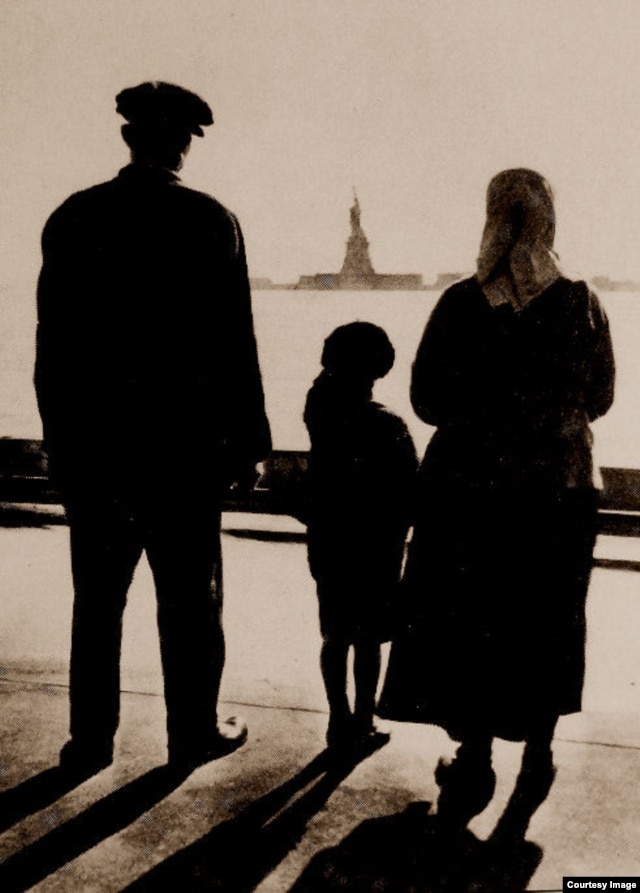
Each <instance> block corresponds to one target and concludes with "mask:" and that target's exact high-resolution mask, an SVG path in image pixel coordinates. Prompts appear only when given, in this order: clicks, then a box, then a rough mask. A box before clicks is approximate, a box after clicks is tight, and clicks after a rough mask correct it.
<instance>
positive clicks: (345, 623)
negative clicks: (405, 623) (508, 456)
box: [304, 322, 417, 749]
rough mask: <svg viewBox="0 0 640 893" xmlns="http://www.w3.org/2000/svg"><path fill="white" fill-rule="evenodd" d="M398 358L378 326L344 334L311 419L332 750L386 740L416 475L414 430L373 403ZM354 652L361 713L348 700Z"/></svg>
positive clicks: (345, 329)
mask: <svg viewBox="0 0 640 893" xmlns="http://www.w3.org/2000/svg"><path fill="white" fill-rule="evenodd" d="M394 359H395V352H394V349H393V346H392V344H391V342H390V341H389V338H388V336H387V334H386V332H385V331H384V330H383V329H381V328H380V327H379V326H376V325H373V324H372V323H368V322H353V323H349V324H348V325H345V326H340V327H339V328H338V329H336V330H335V331H334V332H333V333H332V334H331V335H329V337H328V338H327V339H326V341H325V344H324V350H323V352H322V366H323V371H322V372H321V373H320V375H319V376H318V377H317V378H316V380H315V382H314V384H313V386H312V387H311V389H310V390H309V393H308V395H307V401H306V406H305V412H304V421H305V424H306V426H307V429H308V431H309V437H310V440H311V452H310V458H309V509H308V517H307V524H308V553H309V566H310V569H311V573H312V575H313V577H314V579H315V581H316V584H317V591H318V601H319V613H320V630H321V633H322V650H321V655H320V666H321V671H322V677H323V681H324V685H325V689H326V693H327V701H328V704H329V726H328V730H327V743H328V745H329V747H330V748H333V749H344V748H350V747H354V746H355V747H358V746H360V745H366V743H367V742H368V741H371V740H372V738H375V737H376V736H380V734H381V733H379V732H378V731H377V730H376V727H375V725H374V720H373V714H374V706H375V697H376V689H377V685H378V679H379V675H380V644H381V643H382V642H384V641H387V640H389V639H390V638H391V626H392V614H391V609H392V606H393V601H394V596H395V591H396V589H397V586H398V581H399V578H400V571H401V566H402V559H403V555H404V545H405V540H406V536H407V532H408V529H409V524H410V504H411V501H412V497H413V489H414V482H415V474H416V469H417V458H416V452H415V447H414V445H413V441H412V439H411V436H410V434H409V432H408V430H407V427H406V425H405V423H404V422H403V421H402V419H401V418H399V417H398V416H397V415H395V414H394V413H393V412H391V411H390V410H388V409H386V408H385V407H384V406H382V405H381V404H379V403H376V402H374V401H373V399H372V391H373V384H374V382H375V380H376V379H378V378H382V377H383V376H385V375H386V374H387V373H388V372H389V370H390V369H391V367H392V366H393V363H394ZM352 646H353V652H354V655H353V675H354V683H355V698H354V709H353V711H352V710H351V708H350V704H349V699H348V696H347V658H348V654H349V649H350V647H352Z"/></svg>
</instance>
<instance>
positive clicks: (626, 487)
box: [0, 438, 640, 536]
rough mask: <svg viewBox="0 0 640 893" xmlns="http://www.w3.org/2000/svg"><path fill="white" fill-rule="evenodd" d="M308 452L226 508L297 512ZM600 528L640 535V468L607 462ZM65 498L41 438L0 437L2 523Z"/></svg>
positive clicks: (268, 470) (275, 457)
mask: <svg viewBox="0 0 640 893" xmlns="http://www.w3.org/2000/svg"><path fill="white" fill-rule="evenodd" d="M306 465H307V457H306V453H304V452H300V451H295V450H275V451H274V452H273V453H272V454H271V456H270V457H269V458H268V459H267V461H266V462H265V463H264V467H265V470H264V474H263V475H262V477H261V478H260V480H259V481H258V483H257V485H256V487H255V488H254V489H253V490H252V491H251V492H250V493H246V494H235V493H233V491H232V492H230V493H229V495H228V496H227V498H226V499H225V503H224V509H225V511H242V512H260V513H263V514H275V515H293V516H294V517H298V516H299V514H300V508H301V503H300V500H301V483H302V479H303V476H304V471H305V469H306ZM601 472H602V478H603V489H602V492H601V495H600V509H599V520H600V532H601V533H607V534H612V535H615V536H640V470H636V469H628V468H602V469H601ZM59 501H60V497H59V494H58V493H57V492H56V490H55V488H54V487H53V486H52V484H51V482H50V480H49V476H48V473H47V459H46V456H45V455H44V453H43V451H42V443H41V442H40V441H39V440H20V439H16V438H0V524H2V519H3V515H5V516H6V515H8V514H12V513H13V514H14V515H15V513H16V512H19V511H20V510H22V511H28V510H29V509H28V508H27V507H31V511H34V510H37V507H42V506H53V505H56V504H58V503H59Z"/></svg>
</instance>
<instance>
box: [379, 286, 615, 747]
mask: <svg viewBox="0 0 640 893" xmlns="http://www.w3.org/2000/svg"><path fill="white" fill-rule="evenodd" d="M613 380H614V362H613V354H612V348H611V341H610V336H609V330H608V324H607V320H606V316H605V314H604V312H603V310H602V308H601V306H600V304H599V302H598V299H597V297H596V296H595V295H594V294H593V293H592V292H591V291H590V290H589V289H588V287H587V286H586V285H585V283H572V282H570V281H569V280H567V279H560V280H558V281H556V282H555V283H554V284H553V285H552V286H550V287H549V288H548V289H546V290H545V291H544V292H543V293H542V294H541V295H539V296H538V297H537V298H535V299H534V300H533V301H531V302H530V303H529V304H528V305H527V306H526V307H525V308H524V309H523V310H521V311H520V312H517V311H515V310H514V309H513V308H512V307H511V306H509V305H505V306H503V307H500V308H495V309H494V308H491V307H490V305H489V303H488V302H487V300H486V298H485V296H484V294H483V292H482V290H481V288H480V286H479V285H478V283H477V281H476V279H475V278H471V279H468V280H465V281H463V282H461V283H458V284H456V285H454V286H452V287H451V288H450V289H448V290H447V291H446V292H445V293H444V294H443V295H442V297H441V299H440V301H439V302H438V305H437V306H436V308H435V310H434V312H433V314H432V316H431V319H430V320H429V323H428V325H427V328H426V330H425V333H424V336H423V338H422V342H421V344H420V347H419V350H418V354H417V357H416V360H415V363H414V367H413V376H412V390H411V397H412V403H413V406H414V409H415V411H416V413H417V414H418V416H419V417H420V418H421V419H422V420H423V421H425V422H427V423H428V424H431V425H435V426H436V427H437V430H436V432H435V434H434V436H433V438H432V440H431V441H430V443H429V445H428V447H427V451H426V454H425V457H424V460H423V463H422V466H421V469H420V484H419V487H420V492H419V497H418V508H417V512H416V519H415V526H414V535H413V539H412V542H411V545H410V549H409V557H408V562H407V567H406V572H405V580H404V597H405V601H406V604H405V610H406V621H407V627H406V631H405V634H404V635H403V636H402V637H401V638H400V639H399V640H398V642H396V643H394V647H393V650H392V657H391V662H390V667H389V673H388V676H387V680H386V685H385V690H384V692H383V696H382V699H381V704H380V712H381V713H382V714H383V715H386V716H389V717H392V718H397V719H406V720H414V721H424V722H435V723H438V724H440V725H442V726H443V727H444V728H446V729H447V730H448V731H449V732H450V733H451V734H452V735H453V736H454V737H458V738H460V737H464V736H465V735H467V734H468V733H469V732H470V731H472V730H474V729H475V730H478V729H481V730H482V731H489V732H490V733H492V734H497V735H501V736H503V737H507V738H513V739H521V738H524V737H526V736H527V735H528V734H529V733H530V731H531V730H532V729H533V728H534V727H535V724H536V722H537V720H538V719H540V718H543V717H544V718H548V717H549V716H552V715H558V714H563V713H570V712H573V711H576V710H579V709H580V699H581V692H582V684H583V676H584V641H585V611H584V608H585V598H586V593H587V587H588V582H589V574H590V568H591V557H592V549H593V543H594V538H595V512H596V491H595V489H594V486H593V469H592V458H591V432H590V429H589V422H590V421H591V420H593V419H595V418H597V417H598V416H600V415H602V414H603V413H605V412H606V411H607V409H608V408H609V406H610V405H611V402H612V399H613Z"/></svg>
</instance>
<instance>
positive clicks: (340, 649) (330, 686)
mask: <svg viewBox="0 0 640 893" xmlns="http://www.w3.org/2000/svg"><path fill="white" fill-rule="evenodd" d="M348 653H349V641H348V639H346V638H344V637H342V636H331V635H326V634H325V635H324V636H323V637H322V649H321V651H320V669H321V672H322V679H323V681H324V687H325V691H326V693H327V701H328V703H329V730H328V732H327V743H328V744H329V745H333V744H337V743H339V739H344V738H345V737H346V736H347V734H348V731H349V726H350V722H351V711H350V709H349V699H348V698H347V656H348Z"/></svg>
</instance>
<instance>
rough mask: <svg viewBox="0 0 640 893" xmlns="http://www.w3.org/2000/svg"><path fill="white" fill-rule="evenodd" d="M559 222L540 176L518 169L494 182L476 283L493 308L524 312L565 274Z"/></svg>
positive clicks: (488, 201) (488, 195)
mask: <svg viewBox="0 0 640 893" xmlns="http://www.w3.org/2000/svg"><path fill="white" fill-rule="evenodd" d="M555 223H556V220H555V210H554V207H553V193H552V191H551V187H550V186H549V184H548V183H547V181H546V180H545V179H544V177H542V176H541V175H540V174H537V173H536V172H535V171H530V170H527V169H526V168H514V169H513V170H506V171H502V172H501V173H499V174H496V176H495V177H494V178H493V179H492V180H491V182H490V183H489V188H488V190H487V222H486V224H485V227H484V232H483V234H482V243H481V245H480V256H479V257H478V270H477V278H478V282H479V283H480V285H481V287H482V290H483V292H484V294H485V295H486V297H487V300H488V301H489V303H490V304H491V306H492V307H499V306H500V305H501V304H507V303H508V304H511V305H512V306H513V307H514V308H515V309H516V310H522V308H523V307H526V305H527V304H528V303H529V301H531V300H533V298H535V297H536V296H537V295H539V294H540V293H541V292H543V291H544V290H545V289H546V288H548V287H549V286H550V285H551V284H552V283H553V282H555V280H556V279H558V278H559V277H560V276H561V275H562V274H561V272H560V268H559V266H558V256H557V254H556V253H555V251H554V250H553V240H554V237H555Z"/></svg>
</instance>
